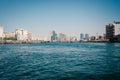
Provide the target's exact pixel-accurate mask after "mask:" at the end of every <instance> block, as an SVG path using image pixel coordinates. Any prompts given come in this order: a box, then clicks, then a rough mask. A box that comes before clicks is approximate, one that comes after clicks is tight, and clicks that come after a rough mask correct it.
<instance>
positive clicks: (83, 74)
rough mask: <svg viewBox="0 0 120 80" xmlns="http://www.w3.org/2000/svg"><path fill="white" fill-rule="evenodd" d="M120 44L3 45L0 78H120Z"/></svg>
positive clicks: (17, 79) (70, 79)
mask: <svg viewBox="0 0 120 80" xmlns="http://www.w3.org/2000/svg"><path fill="white" fill-rule="evenodd" d="M119 74H120V43H78V42H75V43H64V42H62V43H57V42H55V43H32V44H1V45H0V80H120V77H119Z"/></svg>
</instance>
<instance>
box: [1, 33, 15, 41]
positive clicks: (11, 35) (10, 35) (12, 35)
mask: <svg viewBox="0 0 120 80" xmlns="http://www.w3.org/2000/svg"><path fill="white" fill-rule="evenodd" d="M3 37H4V40H16V39H17V38H16V35H15V32H11V33H7V32H4V33H3Z"/></svg>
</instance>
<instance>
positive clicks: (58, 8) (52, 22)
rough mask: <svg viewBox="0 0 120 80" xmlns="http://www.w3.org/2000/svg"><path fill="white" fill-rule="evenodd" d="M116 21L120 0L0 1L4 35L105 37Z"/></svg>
mask: <svg viewBox="0 0 120 80" xmlns="http://www.w3.org/2000/svg"><path fill="white" fill-rule="evenodd" d="M114 20H116V21H120V0H0V25H1V26H3V27H4V30H5V31H6V32H12V31H15V29H16V28H24V29H26V30H28V31H29V32H31V33H32V34H33V35H41V36H46V35H47V34H48V32H49V31H51V30H55V31H56V32H57V33H65V34H68V35H76V36H78V35H79V34H80V33H89V34H90V35H95V34H96V33H98V34H103V33H105V25H106V24H108V23H112V22H113V21H114Z"/></svg>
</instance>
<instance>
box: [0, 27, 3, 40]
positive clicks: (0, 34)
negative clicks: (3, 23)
mask: <svg viewBox="0 0 120 80" xmlns="http://www.w3.org/2000/svg"><path fill="white" fill-rule="evenodd" d="M2 39H3V27H0V40H2Z"/></svg>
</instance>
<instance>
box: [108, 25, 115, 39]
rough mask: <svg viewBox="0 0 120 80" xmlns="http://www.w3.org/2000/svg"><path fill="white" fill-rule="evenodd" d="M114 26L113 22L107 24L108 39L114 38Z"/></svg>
mask: <svg viewBox="0 0 120 80" xmlns="http://www.w3.org/2000/svg"><path fill="white" fill-rule="evenodd" d="M114 27H115V26H114V25H113V24H108V25H106V39H112V38H113V37H114V31H115V30H114Z"/></svg>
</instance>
